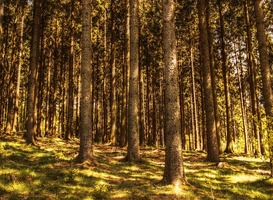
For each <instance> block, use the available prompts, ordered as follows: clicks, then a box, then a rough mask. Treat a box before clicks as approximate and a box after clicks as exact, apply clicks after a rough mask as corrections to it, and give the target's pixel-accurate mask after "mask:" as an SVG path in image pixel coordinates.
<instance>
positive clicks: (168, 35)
mask: <svg viewBox="0 0 273 200" xmlns="http://www.w3.org/2000/svg"><path fill="white" fill-rule="evenodd" d="M162 6H163V13H162V14H163V63H164V80H165V97H164V101H165V102H164V105H165V112H164V114H165V117H164V119H165V128H164V132H165V135H166V150H165V168H164V175H163V179H162V181H161V183H163V184H175V185H180V184H182V183H184V182H185V174H184V167H183V156H182V140H181V134H180V132H181V121H180V120H181V113H180V107H179V86H178V67H177V52H176V36H175V22H174V13H175V2H174V0H163V5H162Z"/></svg>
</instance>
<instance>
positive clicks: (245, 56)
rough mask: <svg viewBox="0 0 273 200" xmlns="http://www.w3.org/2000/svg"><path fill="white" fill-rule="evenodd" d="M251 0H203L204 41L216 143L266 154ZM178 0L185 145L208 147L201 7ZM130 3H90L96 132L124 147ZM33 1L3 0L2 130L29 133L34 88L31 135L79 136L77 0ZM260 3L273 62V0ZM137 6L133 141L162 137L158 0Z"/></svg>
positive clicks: (153, 142) (150, 142)
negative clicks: (136, 135) (30, 96)
mask: <svg viewBox="0 0 273 200" xmlns="http://www.w3.org/2000/svg"><path fill="white" fill-rule="evenodd" d="M253 2H254V1H248V0H242V1H237V0H221V1H220V0H218V1H216V0H215V1H214V0H212V1H206V12H204V14H205V15H206V26H207V29H208V31H207V33H208V46H207V48H209V58H210V59H209V60H210V66H211V68H210V73H211V77H212V81H211V82H212V89H213V101H214V112H215V120H216V132H217V140H218V144H219V151H220V153H222V152H226V153H246V154H253V155H256V156H260V155H263V156H266V157H268V152H269V149H268V131H267V128H266V127H267V126H266V112H265V109H264V95H262V88H263V85H262V76H261V69H260V57H259V49H258V41H257V37H256V35H257V28H256V19H255V12H254V3H253ZM175 3H176V10H175V25H176V26H175V28H176V29H175V31H176V39H177V61H178V62H177V63H178V77H179V100H180V113H181V127H182V128H181V136H182V147H183V149H186V150H198V151H201V150H207V141H208V140H207V134H206V132H207V131H206V113H205V110H206V109H205V102H204V101H205V98H204V97H205V95H206V90H204V88H205V87H206V84H204V83H205V82H204V76H203V65H202V59H201V57H202V54H201V53H200V52H201V50H200V46H202V43H200V41H202V40H200V37H202V35H201V36H200V31H199V28H200V27H199V26H200V24H199V18H200V13H199V14H198V10H197V3H196V1H195V0H188V1H182V0H177V1H176V2H175ZM128 5H129V3H128V1H126V0H124V1H114V0H93V1H92V8H91V10H92V12H91V21H92V23H91V25H92V27H91V43H92V46H91V49H92V50H91V51H92V52H91V55H92V57H91V60H92V61H91V62H92V121H91V122H90V124H91V125H92V135H93V140H94V142H95V143H103V144H112V145H118V146H121V147H123V146H126V144H127V140H128V135H127V129H128V121H127V120H128V117H127V116H128V94H129V92H128V88H129V87H128V86H129V75H130V71H129V69H130V67H129V65H130V56H129V45H128V41H129V38H130V37H129V34H130V33H129V17H130V15H129V6H128ZM33 7H34V4H33V2H32V1H29V0H16V1H14V0H0V94H1V95H0V131H1V132H0V133H1V135H3V134H18V133H26V130H27V126H26V125H27V119H28V117H27V116H28V114H29V113H28V112H29V110H27V97H28V93H29V89H30V88H32V89H33V91H34V93H33V94H34V103H33V109H32V110H33V113H34V116H35V118H34V122H33V123H34V126H35V138H39V137H49V136H50V137H59V138H63V139H66V140H70V139H73V138H75V137H79V136H80V131H79V127H80V106H81V105H80V98H81V56H82V54H81V53H82V52H81V51H82V48H81V42H82V41H81V38H82V37H81V34H82V32H81V31H82V18H81V16H82V13H81V12H82V7H81V2H80V1H78V0H62V1H61V0H56V1H54V0H43V1H40V5H39V6H38V9H39V10H38V12H36V14H37V15H34V17H33ZM263 12H264V21H265V24H264V25H265V31H266V39H267V47H268V56H269V57H268V59H269V63H270V69H272V63H273V4H272V1H270V0H265V1H263ZM34 13H35V12H34ZM138 15H139V49H138V52H139V60H138V61H139V76H138V88H139V95H138V98H139V99H138V102H139V103H138V107H139V112H138V119H139V144H140V146H146V145H147V146H155V147H162V146H165V139H164V138H165V136H164V122H165V119H164V92H165V91H164V84H165V82H164V76H163V73H164V66H163V51H162V24H163V19H162V4H161V2H160V1H157V0H140V1H139V11H138ZM35 16H36V17H37V18H35ZM35 19H38V21H35ZM35 24H36V26H35ZM34 27H36V29H35V28H34ZM34 29H35V30H36V31H38V38H36V45H37V48H38V50H37V51H36V54H35V55H34V54H33V53H32V52H31V41H34V39H33V32H34V31H33V30H34ZM32 50H33V49H32ZM31 62H36V64H37V65H36V68H35V71H32V72H34V76H33V77H34V79H33V81H30V78H29V77H31V76H30V74H31V70H33V69H32V68H30V66H31ZM29 84H32V85H33V87H30V85H29ZM207 115H208V114H207Z"/></svg>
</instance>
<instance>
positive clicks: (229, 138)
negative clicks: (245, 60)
mask: <svg viewBox="0 0 273 200" xmlns="http://www.w3.org/2000/svg"><path fill="white" fill-rule="evenodd" d="M217 3H218V9H219V16H220V39H221V56H222V58H221V61H222V63H221V64H222V73H223V80H224V90H225V108H226V109H225V115H226V117H225V119H226V135H227V139H226V142H227V143H226V149H225V153H233V138H232V132H231V113H230V109H231V105H230V104H231V103H230V93H229V69H228V63H227V53H226V40H225V27H224V19H223V15H222V4H221V0H218V1H217Z"/></svg>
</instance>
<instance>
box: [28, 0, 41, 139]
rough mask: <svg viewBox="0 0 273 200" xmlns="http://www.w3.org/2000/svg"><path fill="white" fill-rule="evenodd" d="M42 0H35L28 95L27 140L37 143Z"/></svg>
mask: <svg viewBox="0 0 273 200" xmlns="http://www.w3.org/2000/svg"><path fill="white" fill-rule="evenodd" d="M41 4H42V1H38V0H34V2H33V5H34V12H33V30H32V41H31V50H30V74H29V79H28V95H27V124H26V128H27V132H26V142H27V143H28V144H35V141H34V136H35V134H36V126H35V125H36V112H37V111H36V103H35V102H36V95H37V92H36V91H35V90H36V86H37V69H38V60H39V44H40V15H41Z"/></svg>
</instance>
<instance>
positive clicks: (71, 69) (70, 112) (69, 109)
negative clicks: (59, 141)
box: [65, 0, 75, 140]
mask: <svg viewBox="0 0 273 200" xmlns="http://www.w3.org/2000/svg"><path fill="white" fill-rule="evenodd" d="M74 27H75V26H74V0H71V11H70V54H69V70H68V76H69V77H68V81H69V83H68V98H67V101H68V102H67V119H66V121H67V124H66V125H67V126H66V132H65V139H66V140H69V139H70V138H71V136H73V135H74V134H73V119H74V118H73V116H74V115H73V113H74V81H73V80H74V79H73V77H74Z"/></svg>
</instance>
